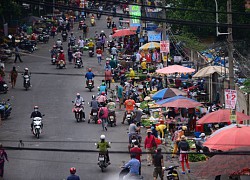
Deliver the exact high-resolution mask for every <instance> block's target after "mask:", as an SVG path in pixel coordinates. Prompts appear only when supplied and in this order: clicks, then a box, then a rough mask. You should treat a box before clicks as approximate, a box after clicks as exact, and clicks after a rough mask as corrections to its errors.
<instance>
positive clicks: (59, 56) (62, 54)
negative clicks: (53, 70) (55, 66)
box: [57, 50, 66, 64]
mask: <svg viewBox="0 0 250 180" xmlns="http://www.w3.org/2000/svg"><path fill="white" fill-rule="evenodd" d="M60 60H63V61H64V62H65V64H66V60H65V55H64V53H63V50H61V51H60V53H59V55H58V58H57V61H60Z"/></svg>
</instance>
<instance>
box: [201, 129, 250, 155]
mask: <svg viewBox="0 0 250 180" xmlns="http://www.w3.org/2000/svg"><path fill="white" fill-rule="evenodd" d="M249 137H250V126H240V125H239V126H236V127H233V128H228V129H225V130H224V131H221V132H219V133H218V134H216V135H214V136H213V137H210V138H208V140H207V141H206V142H205V143H204V144H203V145H204V146H207V147H208V148H210V149H216V150H221V151H228V150H230V149H234V148H237V147H241V146H250V140H249V139H248V138H249Z"/></svg>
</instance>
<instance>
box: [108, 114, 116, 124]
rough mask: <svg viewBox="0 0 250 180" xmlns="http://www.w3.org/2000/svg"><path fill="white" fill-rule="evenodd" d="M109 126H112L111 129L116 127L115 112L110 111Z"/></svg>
mask: <svg viewBox="0 0 250 180" xmlns="http://www.w3.org/2000/svg"><path fill="white" fill-rule="evenodd" d="M108 124H110V126H111V127H113V126H116V116H115V111H109V114H108Z"/></svg>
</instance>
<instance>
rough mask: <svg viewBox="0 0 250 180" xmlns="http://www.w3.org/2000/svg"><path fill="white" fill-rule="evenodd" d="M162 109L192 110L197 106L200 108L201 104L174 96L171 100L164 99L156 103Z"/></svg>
mask: <svg viewBox="0 0 250 180" xmlns="http://www.w3.org/2000/svg"><path fill="white" fill-rule="evenodd" d="M156 104H159V105H161V106H163V107H178V108H194V107H197V106H202V104H201V103H199V102H197V101H195V100H193V99H190V98H187V97H183V96H175V97H172V98H168V99H164V100H161V101H159V102H156Z"/></svg>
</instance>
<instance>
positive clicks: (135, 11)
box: [129, 5, 141, 27]
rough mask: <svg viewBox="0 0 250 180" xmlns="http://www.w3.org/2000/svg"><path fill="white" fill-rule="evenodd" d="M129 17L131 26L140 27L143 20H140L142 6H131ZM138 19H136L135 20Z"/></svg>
mask: <svg viewBox="0 0 250 180" xmlns="http://www.w3.org/2000/svg"><path fill="white" fill-rule="evenodd" d="M129 15H130V16H131V18H130V22H129V26H130V27H134V26H140V25H141V20H140V19H139V18H140V17H141V6H138V5H129ZM133 17H136V18H133Z"/></svg>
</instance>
